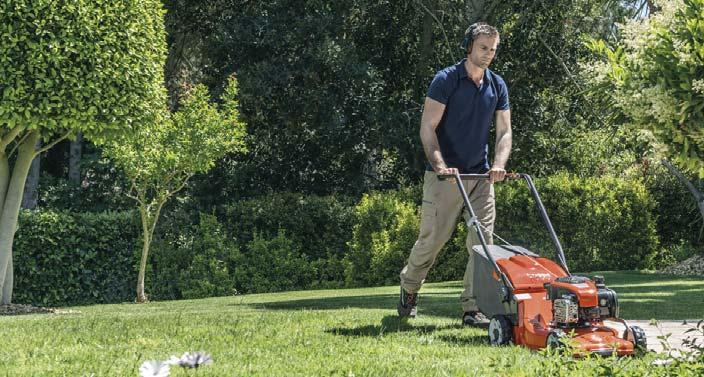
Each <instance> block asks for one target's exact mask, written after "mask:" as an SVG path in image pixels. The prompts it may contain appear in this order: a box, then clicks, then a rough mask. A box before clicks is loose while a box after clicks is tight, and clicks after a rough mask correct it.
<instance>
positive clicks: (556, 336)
mask: <svg viewBox="0 0 704 377" xmlns="http://www.w3.org/2000/svg"><path fill="white" fill-rule="evenodd" d="M566 336H567V335H566V334H565V332H564V331H562V330H560V329H556V330H552V331H550V333H548V338H547V339H546V342H545V343H546V344H545V346H546V347H548V348H562V347H564V346H565V337H566Z"/></svg>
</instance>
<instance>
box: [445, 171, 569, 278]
mask: <svg viewBox="0 0 704 377" xmlns="http://www.w3.org/2000/svg"><path fill="white" fill-rule="evenodd" d="M452 178H454V179H455V182H456V183H457V187H458V188H459V190H460V193H461V195H462V198H463V200H464V202H465V205H466V206H467V209H468V211H469V214H470V218H474V216H475V215H474V210H473V209H472V206H471V204H470V202H469V197H468V196H467V192H466V191H465V189H464V186H463V185H462V183H461V182H462V180H488V179H489V174H459V173H455V174H438V179H439V180H441V181H444V180H446V179H452ZM505 178H506V179H516V180H518V179H523V180H525V181H526V183H527V184H528V190H529V191H530V193H531V194H532V196H533V200H534V201H535V206H536V208H537V210H538V214H539V215H540V218H541V220H543V224H544V225H545V227H546V228H547V230H548V233H549V234H550V239H551V240H552V243H553V245H554V246H555V251H556V254H557V259H558V260H559V262H560V264H561V265H562V268H563V269H564V270H565V272H567V275H568V276H572V274H571V273H570V270H569V269H568V268H567V260H566V258H565V252H564V250H563V249H562V244H560V240H559V239H558V238H557V234H556V233H555V229H554V228H553V227H552V222H550V218H549V217H548V214H547V212H546V211H545V206H544V205H543V201H542V200H540V194H538V190H537V189H536V188H535V184H534V183H533V179H532V178H531V177H530V175H528V174H524V173H506V176H505ZM476 230H477V235H478V236H479V240H480V242H481V244H482V247H483V248H484V250H485V252H486V254H487V257H488V258H489V260H490V261H491V264H493V265H494V268H495V270H496V272H497V273H501V271H500V270H499V266H498V265H497V264H496V261H494V258H493V257H492V256H491V255H489V252H488V250H487V248H486V243H485V240H484V236H483V234H482V232H481V231H479V228H477V229H476ZM499 276H501V277H502V280H503V281H504V285H505V286H506V287H508V288H509V289H510V290H513V286H511V284H510V283H509V282H508V279H507V278H506V277H505V276H502V275H501V274H500V275H499Z"/></svg>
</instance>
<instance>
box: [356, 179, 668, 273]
mask: <svg viewBox="0 0 704 377" xmlns="http://www.w3.org/2000/svg"><path fill="white" fill-rule="evenodd" d="M536 185H537V186H538V190H539V192H540V193H541V197H542V200H543V203H544V204H545V206H546V209H547V212H548V214H549V215H550V218H551V220H552V223H553V226H554V228H555V230H556V231H557V232H558V237H559V238H560V240H561V243H562V246H563V249H564V250H565V253H566V255H567V260H568V266H569V267H570V269H573V270H579V271H591V270H600V269H609V270H618V269H636V268H650V267H653V262H654V260H655V257H656V253H657V247H658V238H657V234H656V231H655V218H654V216H653V214H652V210H653V208H654V205H655V203H654V202H653V200H652V199H651V198H650V196H649V195H648V192H647V191H646V190H645V187H644V186H643V184H642V183H640V182H639V181H633V180H622V179H616V178H608V177H605V178H594V179H580V178H576V177H572V176H569V175H564V174H562V175H557V176H553V177H550V178H547V179H541V180H538V181H537V182H536ZM496 187H497V190H496V191H497V193H496V198H497V222H496V229H495V232H496V233H497V234H499V235H500V236H502V237H503V238H505V239H507V241H509V242H512V243H514V244H516V245H522V246H526V247H528V248H529V249H531V250H533V251H536V252H538V253H540V254H545V255H546V256H548V257H551V258H554V248H553V246H552V243H551V241H550V239H549V237H548V234H547V231H546V229H545V226H544V225H543V223H542V222H541V221H540V217H539V215H538V213H537V210H536V209H535V205H534V202H533V199H532V197H531V195H530V192H529V191H528V188H527V186H526V185H525V182H523V181H520V182H506V183H501V184H497V185H496ZM417 211H418V206H417V205H416V204H415V203H413V202H412V201H410V199H409V197H408V195H407V191H406V194H401V193H399V192H396V191H386V192H382V193H373V194H370V195H366V196H364V197H363V198H362V200H361V201H360V203H359V204H358V205H357V207H356V209H355V214H356V220H355V225H354V230H353V233H352V240H351V241H350V245H349V246H350V251H349V254H348V256H347V258H346V262H347V263H348V266H347V269H346V283H347V284H348V285H352V286H356V285H378V284H395V283H397V282H398V273H399V272H400V270H401V268H402V267H403V264H404V263H405V260H406V258H407V257H408V254H409V253H410V250H411V247H412V246H413V243H414V242H415V240H416V237H417V232H418V218H419V214H418V212H417ZM458 220H459V219H458ZM466 235H467V228H466V226H465V225H464V224H463V223H461V222H460V223H459V224H458V229H457V231H456V232H455V234H454V236H453V238H452V239H451V240H450V241H449V242H448V243H447V244H446V245H445V247H444V249H443V250H442V251H441V252H440V254H439V256H438V259H437V260H436V262H435V266H434V267H433V268H432V269H431V271H430V273H429V275H428V279H427V280H428V281H441V280H456V279H461V278H462V276H463V274H464V270H465V265H466V261H467V256H468V253H467V251H466V247H465V238H466ZM495 241H496V242H497V243H498V242H499V240H498V239H496V240H495Z"/></svg>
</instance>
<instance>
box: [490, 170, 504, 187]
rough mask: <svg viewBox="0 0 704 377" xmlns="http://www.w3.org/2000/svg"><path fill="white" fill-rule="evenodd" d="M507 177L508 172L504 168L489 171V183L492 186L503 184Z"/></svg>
mask: <svg viewBox="0 0 704 377" xmlns="http://www.w3.org/2000/svg"><path fill="white" fill-rule="evenodd" d="M504 177H506V170H504V168H497V167H493V168H491V169H490V170H489V183H491V184H492V185H493V184H494V182H501V181H503V180H504Z"/></svg>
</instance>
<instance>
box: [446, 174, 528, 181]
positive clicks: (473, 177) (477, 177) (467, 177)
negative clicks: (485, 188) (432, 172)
mask: <svg viewBox="0 0 704 377" xmlns="http://www.w3.org/2000/svg"><path fill="white" fill-rule="evenodd" d="M458 176H459V179H460V180H463V181H486V180H488V179H489V174H438V179H439V180H441V181H444V180H446V179H451V178H458ZM521 178H523V177H522V174H520V173H506V175H505V176H504V179H521Z"/></svg>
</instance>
